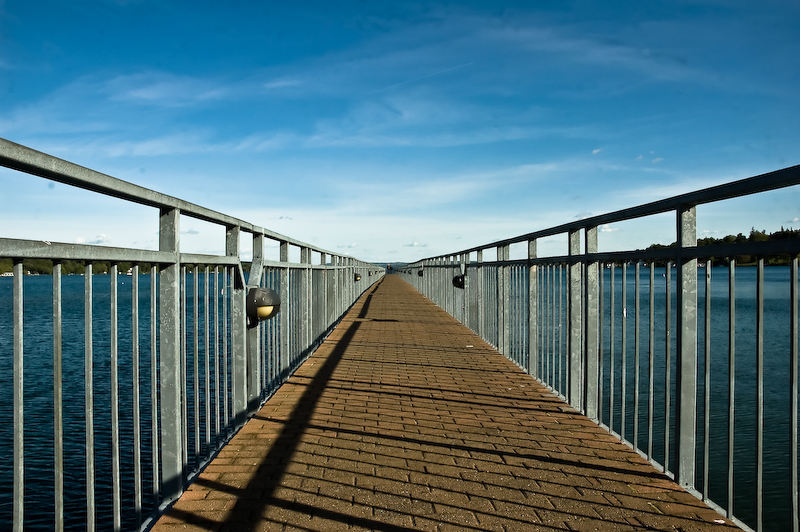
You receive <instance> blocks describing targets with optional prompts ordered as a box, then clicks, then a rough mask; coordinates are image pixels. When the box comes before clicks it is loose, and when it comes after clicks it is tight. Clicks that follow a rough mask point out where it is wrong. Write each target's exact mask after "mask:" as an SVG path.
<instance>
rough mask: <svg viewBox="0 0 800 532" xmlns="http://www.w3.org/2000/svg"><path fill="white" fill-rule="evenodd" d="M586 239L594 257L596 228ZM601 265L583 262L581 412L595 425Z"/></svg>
mask: <svg viewBox="0 0 800 532" xmlns="http://www.w3.org/2000/svg"><path fill="white" fill-rule="evenodd" d="M584 238H585V248H586V253H587V254H589V253H597V227H587V228H586V234H585V236H584ZM599 282H600V264H599V262H598V261H597V260H592V261H588V260H587V262H586V280H585V290H584V300H585V309H584V312H585V326H584V329H585V331H586V332H585V334H586V337H585V338H584V356H585V357H586V361H585V368H586V371H585V375H584V386H585V392H584V398H583V401H584V408H585V412H586V416H587V417H588V418H590V419H592V420H594V421H597V420H598V419H599V404H600V396H599V392H600V364H599V358H600V327H599V316H600V297H601V294H600V285H599Z"/></svg>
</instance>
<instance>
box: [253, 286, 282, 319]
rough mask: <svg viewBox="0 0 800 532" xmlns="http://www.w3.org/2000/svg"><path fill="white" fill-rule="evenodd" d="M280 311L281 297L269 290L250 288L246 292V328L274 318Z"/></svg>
mask: <svg viewBox="0 0 800 532" xmlns="http://www.w3.org/2000/svg"><path fill="white" fill-rule="evenodd" d="M280 309H281V296H280V295H278V293H277V292H276V291H275V290H272V289H271V288H251V289H250V290H249V291H248V292H247V326H248V327H249V328H253V327H256V326H257V325H258V322H260V321H264V320H268V319H270V318H273V317H275V315H276V314H277V313H278V311H279V310H280Z"/></svg>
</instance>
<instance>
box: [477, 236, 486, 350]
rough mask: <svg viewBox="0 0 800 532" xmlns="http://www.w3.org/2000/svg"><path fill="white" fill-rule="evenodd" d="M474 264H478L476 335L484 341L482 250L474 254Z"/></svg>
mask: <svg viewBox="0 0 800 532" xmlns="http://www.w3.org/2000/svg"><path fill="white" fill-rule="evenodd" d="M475 262H477V263H478V283H477V285H478V287H477V288H478V290H477V294H476V298H475V299H476V302H475V303H476V305H477V307H478V327H477V329H478V330H477V333H478V336H480V337H481V338H483V339H486V311H485V309H484V306H485V305H486V294H485V293H484V283H483V268H484V266H483V250H482V249H479V250H478V251H477V253H476V254H475Z"/></svg>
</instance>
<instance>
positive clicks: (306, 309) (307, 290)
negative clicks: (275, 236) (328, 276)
mask: <svg viewBox="0 0 800 532" xmlns="http://www.w3.org/2000/svg"><path fill="white" fill-rule="evenodd" d="M300 262H301V263H302V264H303V270H302V278H301V281H300V302H301V303H300V304H301V305H302V307H303V308H302V310H301V313H302V315H301V318H300V327H301V333H300V341H301V343H302V344H303V345H302V346H301V349H302V352H303V358H305V357H306V356H308V354H309V353H308V350H309V348H310V346H311V336H312V333H311V331H312V329H313V327H312V326H311V321H312V319H313V318H312V309H311V248H307V247H303V248H300Z"/></svg>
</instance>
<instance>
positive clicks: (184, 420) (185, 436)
mask: <svg viewBox="0 0 800 532" xmlns="http://www.w3.org/2000/svg"><path fill="white" fill-rule="evenodd" d="M180 275H181V281H180V283H181V288H180V291H181V296H180V307H181V310H180V316H181V324H180V331H181V332H180V335H181V358H180V365H181V391H180V397H181V442H182V445H181V448H182V449H183V469H184V471H185V470H186V466H187V465H188V464H189V412H188V405H187V403H188V399H189V396H188V395H187V392H188V387H189V386H188V382H187V375H186V374H187V368H186V335H187V326H186V266H181V274H180Z"/></svg>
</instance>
